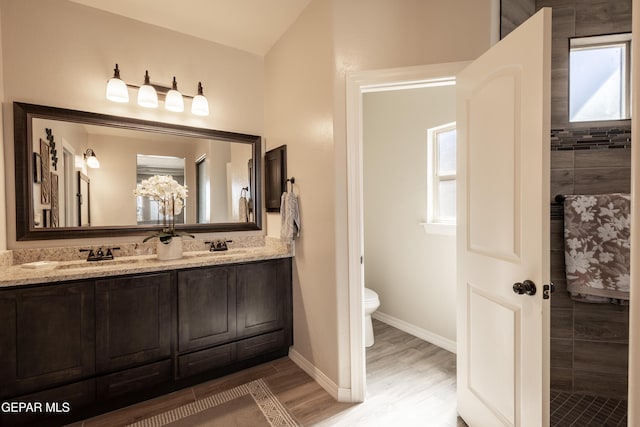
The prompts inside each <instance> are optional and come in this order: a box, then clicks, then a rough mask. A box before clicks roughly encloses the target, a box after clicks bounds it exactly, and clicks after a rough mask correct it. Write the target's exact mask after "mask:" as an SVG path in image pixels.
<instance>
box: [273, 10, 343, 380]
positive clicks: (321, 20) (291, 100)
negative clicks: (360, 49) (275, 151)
mask: <svg viewBox="0 0 640 427" xmlns="http://www.w3.org/2000/svg"><path fill="white" fill-rule="evenodd" d="M331 9H332V7H331V1H330V0H316V1H313V2H312V3H311V4H310V5H309V6H308V8H307V9H306V10H305V11H304V12H303V13H302V15H301V16H300V18H299V19H298V20H297V22H296V23H295V24H294V25H293V26H292V27H291V28H290V29H289V30H288V31H287V32H286V34H285V35H284V37H283V38H282V39H281V40H280V41H279V42H278V43H277V44H276V45H275V47H274V48H273V49H271V50H270V51H269V53H268V54H267V56H266V57H265V136H266V141H267V146H266V149H267V150H269V149H272V148H275V147H277V146H280V145H282V144H286V145H287V171H288V175H289V176H295V178H296V190H297V192H298V194H299V202H300V215H301V220H302V233H301V236H300V239H299V240H297V241H296V258H295V262H294V267H293V280H294V289H293V298H294V300H293V307H294V311H293V318H294V328H293V331H294V348H295V349H296V351H298V352H299V353H300V354H302V355H303V356H304V357H305V358H306V359H307V360H308V361H309V362H311V363H312V364H313V365H314V366H316V367H318V368H319V369H320V370H322V371H323V372H324V373H325V374H326V375H327V376H329V378H331V379H332V380H333V381H336V379H337V363H336V362H337V359H336V356H337V354H336V353H337V347H338V340H337V334H338V325H337V307H336V305H337V303H336V298H337V296H336V286H335V280H336V276H335V253H334V251H335V238H334V232H335V215H334V189H333V188H334V182H333V180H334V142H333V123H332V121H333V111H332V110H333V73H334V68H333V46H332V38H333V36H332V33H331V30H332V23H331V19H332V16H331ZM270 217H271V219H273V217H274V215H270ZM268 225H269V227H271V222H270V223H268Z"/></svg>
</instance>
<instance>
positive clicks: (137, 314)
mask: <svg viewBox="0 0 640 427" xmlns="http://www.w3.org/2000/svg"><path fill="white" fill-rule="evenodd" d="M171 277H172V273H157V274H148V275H141V276H133V277H119V278H113V279H105V280H99V281H97V282H96V369H97V370H98V372H99V373H103V372H108V371H113V370H116V369H121V368H126V367H130V366H135V365H140V364H143V363H146V362H152V361H156V360H160V359H163V358H167V357H169V356H170V355H171V335H172V333H171V332H172V328H171V323H172V322H171V319H172V311H171V309H172V302H171V301H172V297H171V293H172V285H171V282H172V281H171Z"/></svg>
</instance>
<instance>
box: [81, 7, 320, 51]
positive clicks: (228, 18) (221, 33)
mask: <svg viewBox="0 0 640 427" xmlns="http://www.w3.org/2000/svg"><path fill="white" fill-rule="evenodd" d="M71 1H73V2H75V3H80V4H84V5H86V6H90V7H94V8H96V9H101V10H105V11H107V12H111V13H115V14H117V15H122V16H126V17H128V18H132V19H135V20H138V21H142V22H146V23H148V24H153V25H157V26H159V27H164V28H168V29H170V30H173V31H177V32H180V33H184V34H188V35H191V36H195V37H199V38H202V39H205V40H209V41H212V42H216V43H220V44H223V45H226V46H231V47H234V48H237V49H241V50H244V51H248V52H251V53H255V54H258V55H260V56H264V55H265V54H266V53H267V51H268V50H269V49H270V48H271V47H272V46H273V45H274V44H275V42H276V41H278V39H279V38H280V36H282V34H284V32H285V31H286V30H287V28H289V26H290V25H291V24H292V23H293V22H294V21H295V20H296V18H297V17H298V16H299V15H300V13H301V12H302V11H303V10H304V8H305V7H306V6H307V5H308V4H309V3H310V2H311V0H181V1H176V0H108V1H105V0H71Z"/></svg>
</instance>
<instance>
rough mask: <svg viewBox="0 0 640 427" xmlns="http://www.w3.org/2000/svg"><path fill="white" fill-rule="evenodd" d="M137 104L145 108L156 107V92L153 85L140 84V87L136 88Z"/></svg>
mask: <svg viewBox="0 0 640 427" xmlns="http://www.w3.org/2000/svg"><path fill="white" fill-rule="evenodd" d="M138 105H139V106H141V107H146V108H157V107H158V94H157V93H156V90H155V89H154V88H153V86H151V85H143V86H140V89H138Z"/></svg>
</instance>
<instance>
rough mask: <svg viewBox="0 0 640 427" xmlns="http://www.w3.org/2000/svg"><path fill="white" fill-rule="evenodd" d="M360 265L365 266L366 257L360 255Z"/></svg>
mask: <svg viewBox="0 0 640 427" xmlns="http://www.w3.org/2000/svg"><path fill="white" fill-rule="evenodd" d="M360 264H364V257H363V256H362V255H360Z"/></svg>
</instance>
